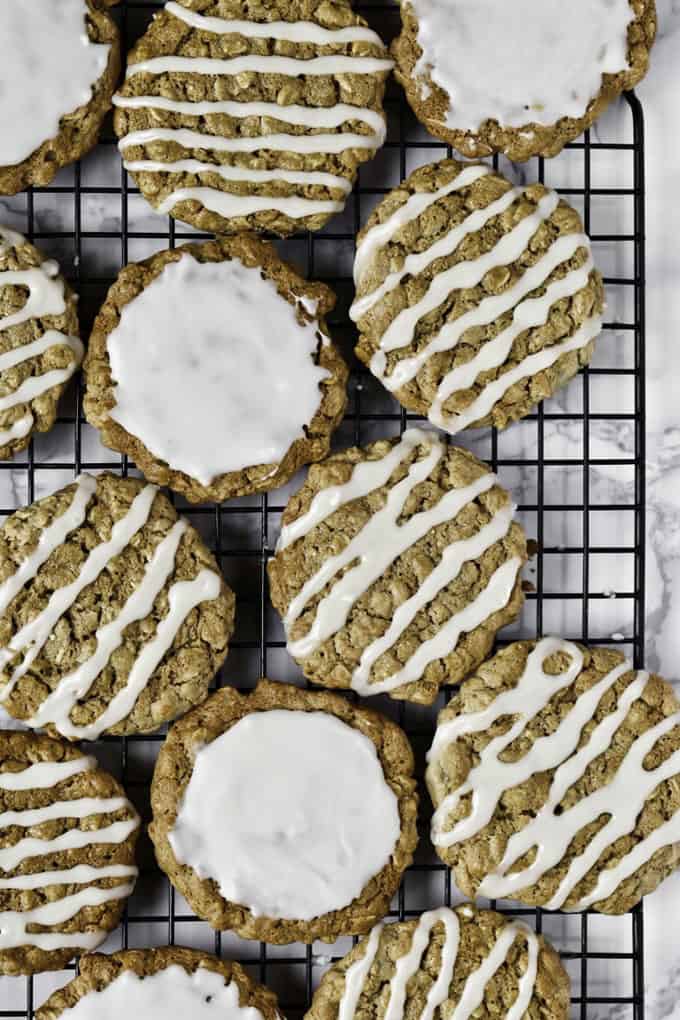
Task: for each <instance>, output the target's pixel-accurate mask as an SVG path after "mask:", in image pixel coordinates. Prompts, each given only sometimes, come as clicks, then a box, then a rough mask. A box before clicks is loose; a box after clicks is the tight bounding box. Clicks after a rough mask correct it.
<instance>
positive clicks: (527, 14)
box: [392, 0, 656, 161]
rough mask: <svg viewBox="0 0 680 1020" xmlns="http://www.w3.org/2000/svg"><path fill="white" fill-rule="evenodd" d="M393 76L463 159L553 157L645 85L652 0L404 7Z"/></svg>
mask: <svg viewBox="0 0 680 1020" xmlns="http://www.w3.org/2000/svg"><path fill="white" fill-rule="evenodd" d="M401 19H402V30H401V35H400V36H399V37H398V39H396V40H395V41H394V42H393V44H392V54H393V56H394V58H395V60H396V68H395V75H396V77H397V80H398V81H399V82H400V83H401V84H402V85H403V87H404V89H405V91H406V97H407V99H408V101H409V103H410V105H411V107H412V108H413V110H414V112H415V114H416V116H417V117H418V119H419V120H420V121H422V123H423V124H424V125H425V126H426V127H427V129H428V131H430V132H431V133H432V134H433V135H435V136H436V137H437V138H441V139H442V140H443V141H445V142H447V143H448V144H449V145H452V146H453V147H454V148H455V149H457V150H458V152H460V153H462V154H463V155H464V156H467V157H478V156H488V155H490V154H491V153H493V152H504V153H505V154H506V156H508V158H509V159H511V160H513V161H521V160H526V159H529V158H530V157H531V156H556V155H557V153H558V152H560V151H561V149H562V148H563V147H564V146H565V145H566V144H567V142H570V141H572V140H573V139H574V138H576V137H577V136H578V135H580V134H581V133H582V132H583V131H585V130H586V128H589V127H590V126H591V125H592V124H593V123H594V122H595V121H596V120H597V118H598V117H599V116H600V114H601V113H602V112H603V111H604V110H605V109H606V108H607V106H608V105H609V104H610V103H611V102H612V100H614V99H616V98H617V97H618V96H619V95H620V94H621V93H622V92H624V91H626V90H628V89H632V88H634V86H635V85H637V84H638V82H639V81H640V80H641V79H642V78H643V77H644V76H645V74H646V72H647V68H648V66H649V54H650V50H651V47H652V44H653V42H654V37H655V35H656V7H655V3H654V0H581V2H579V3H563V2H562V0H513V2H512V3H499V2H498V0H402V2H401Z"/></svg>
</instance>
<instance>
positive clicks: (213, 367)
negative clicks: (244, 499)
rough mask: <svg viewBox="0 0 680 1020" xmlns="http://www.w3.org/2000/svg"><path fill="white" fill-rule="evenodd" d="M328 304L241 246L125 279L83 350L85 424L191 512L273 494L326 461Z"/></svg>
mask: <svg viewBox="0 0 680 1020" xmlns="http://www.w3.org/2000/svg"><path fill="white" fill-rule="evenodd" d="M334 303H335V295H334V294H333V292H332V291H331V290H330V289H329V288H328V287H326V286H325V285H324V284H321V283H310V282H308V281H307V280H305V279H303V278H302V277H301V276H299V275H298V274H297V273H296V272H295V270H294V269H293V268H292V267H291V266H289V265H287V264H286V263H285V262H282V261H281V260H280V258H279V257H278V255H277V253H276V250H275V249H274V248H273V246H272V245H270V244H268V243H266V242H264V241H260V240H259V239H258V238H256V237H253V236H252V235H251V236H247V235H239V236H237V237H232V238H221V239H219V240H217V241H211V242H208V243H207V244H190V245H185V246H183V247H182V248H178V249H174V250H172V251H164V252H160V253H159V254H157V255H154V256H152V257H151V258H150V259H147V260H146V261H145V262H140V263H138V264H132V265H129V266H126V267H125V268H124V269H123V270H122V271H121V273H120V275H119V277H118V280H117V282H116V283H115V284H114V285H113V287H112V288H111V290H110V291H109V294H108V297H107V299H106V301H105V303H104V305H103V307H102V309H101V311H100V313H99V315H98V317H97V320H96V322H95V324H94V328H93V331H92V336H91V338H90V343H89V347H88V353H87V358H86V360H85V375H86V379H87V392H86V395H85V414H86V415H87V419H88V421H89V422H90V424H92V425H94V426H96V427H97V428H99V429H100V430H101V435H102V440H103V442H104V443H105V444H106V445H107V446H108V447H110V448H111V449H113V450H117V451H119V452H121V453H127V454H129V455H130V456H131V457H133V458H134V461H135V463H136V464H137V466H138V467H139V468H140V469H141V470H142V471H143V472H144V474H145V475H146V477H147V478H148V479H149V480H150V481H153V482H157V483H158V484H160V485H168V486H170V488H172V489H174V490H175V491H177V492H181V493H182V494H183V495H185V496H186V497H187V498H188V499H189V500H191V501H192V502H199V501H204V500H210V499H212V500H223V499H229V498H231V497H233V496H243V495H247V494H248V493H253V492H266V491H268V490H269V489H274V488H277V487H278V486H280V485H283V484H284V482H286V481H288V479H290V478H291V477H292V476H293V475H294V474H295V472H296V471H297V470H298V469H299V468H300V467H302V465H304V464H308V463H309V462H310V461H314V460H320V459H321V458H322V457H324V456H325V455H326V454H327V453H328V450H329V446H330V438H331V434H332V432H333V430H334V429H335V427H336V426H337V425H338V424H339V422H340V420H341V419H342V415H343V413H344V410H345V404H346V400H347V395H346V389H345V387H346V383H347V367H346V365H345V363H344V361H343V359H342V357H341V355H340V354H339V352H338V350H337V348H336V347H335V345H334V344H333V343H332V342H331V339H330V337H329V334H328V327H327V325H326V322H325V315H326V314H327V313H328V312H329V311H330V310H331V309H332V308H333V305H334Z"/></svg>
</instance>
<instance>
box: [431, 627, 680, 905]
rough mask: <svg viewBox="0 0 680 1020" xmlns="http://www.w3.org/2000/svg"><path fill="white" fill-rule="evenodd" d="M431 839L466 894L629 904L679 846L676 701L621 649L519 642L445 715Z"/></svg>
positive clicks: (657, 878)
mask: <svg viewBox="0 0 680 1020" xmlns="http://www.w3.org/2000/svg"><path fill="white" fill-rule="evenodd" d="M428 760H429V765H428V769H427V776H426V778H427V785H428V787H429V789H430V793H431V795H432V799H433V801H434V805H435V808H436V811H435V814H434V817H433V821H432V841H433V843H434V845H435V848H436V850H437V852H438V853H439V855H440V857H441V858H442V859H443V860H444V861H445V862H446V863H447V864H449V865H450V866H451V867H452V868H453V872H454V875H455V879H456V882H457V884H458V886H459V887H460V888H461V889H462V890H463V892H465V893H466V894H467V895H469V896H476V895H479V896H488V897H490V898H492V899H495V898H499V899H500V898H503V899H513V900H520V901H521V902H523V903H528V904H531V905H536V904H537V905H540V906H545V907H548V908H549V909H551V910H557V909H563V910H585V909H587V908H593V909H594V910H599V911H602V912H603V913H608V914H620V913H623V912H624V911H626V910H629V909H630V908H631V907H633V906H634V905H635V904H636V903H637V902H638V900H639V899H640V898H641V897H642V896H643V895H645V894H646V893H648V892H651V891H652V890H653V889H655V888H656V887H657V885H658V884H659V883H660V882H661V881H663V879H664V878H666V876H667V875H669V874H670V873H671V872H672V871H673V870H674V869H675V868H676V867H677V864H678V847H679V846H680V782H679V779H680V705H678V702H677V700H676V698H675V695H674V693H673V690H672V688H671V686H670V685H669V684H667V683H666V681H665V680H662V679H661V678H660V677H658V676H654V675H649V674H648V673H644V672H636V671H635V670H634V669H633V667H632V665H631V663H630V662H627V661H626V660H625V659H624V657H623V655H621V654H620V653H619V652H616V651H612V650H611V649H607V648H591V649H587V648H584V647H582V646H580V645H576V644H573V643H572V642H569V641H563V640H561V639H559V638H543V639H542V640H541V641H538V642H527V641H521V642H518V643H516V644H512V645H509V646H508V647H507V648H504V649H503V650H502V651H501V652H499V653H498V654H497V655H496V656H494V658H492V659H490V660H489V661H488V662H486V663H484V665H483V666H482V667H480V669H479V670H478V671H477V673H476V674H475V676H474V677H471V678H470V679H469V680H467V681H466V682H465V683H464V684H463V686H462V687H461V689H460V692H459V693H458V694H457V695H456V696H455V697H454V698H453V699H452V700H451V701H450V702H449V704H448V706H447V707H446V708H445V709H444V710H443V711H442V712H441V713H440V716H439V722H438V727H437V732H436V735H435V739H434V742H433V744H432V748H431V750H430V753H429V756H428Z"/></svg>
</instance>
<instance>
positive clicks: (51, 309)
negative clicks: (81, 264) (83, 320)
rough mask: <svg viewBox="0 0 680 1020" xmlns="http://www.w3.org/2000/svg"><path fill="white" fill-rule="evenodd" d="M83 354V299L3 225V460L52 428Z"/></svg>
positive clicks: (0, 438) (56, 269)
mask: <svg viewBox="0 0 680 1020" xmlns="http://www.w3.org/2000/svg"><path fill="white" fill-rule="evenodd" d="M83 353H84V350H83V345H82V343H81V342H80V338H79V327H78V313H77V298H76V295H75V294H74V293H73V291H72V290H71V289H70V287H69V286H68V284H67V283H66V281H65V280H64V278H63V277H62V276H61V275H60V273H59V267H58V266H57V264H56V262H53V261H52V259H46V258H44V256H43V255H42V254H41V253H40V252H39V251H38V249H37V248H34V247H33V245H32V244H29V242H28V241H27V240H26V238H25V237H22V236H21V234H17V233H16V232H15V231H14V230H10V229H9V228H7V227H2V226H0V460H5V459H7V458H8V457H11V456H12V455H13V454H15V453H18V452H19V451H20V450H25V449H26V447H27V446H28V444H29V443H30V441H31V435H32V434H33V433H34V432H47V431H48V430H49V429H51V428H52V426H53V425H54V421H55V418H56V416H57V404H58V402H59V397H60V396H61V394H62V392H63V390H64V387H65V386H66V384H67V382H68V380H69V379H70V378H71V376H72V375H73V373H74V372H75V371H76V369H77V368H78V366H79V365H80V363H81V361H82V360H83Z"/></svg>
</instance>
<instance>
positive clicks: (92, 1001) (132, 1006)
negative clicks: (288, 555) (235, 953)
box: [63, 964, 263, 1020]
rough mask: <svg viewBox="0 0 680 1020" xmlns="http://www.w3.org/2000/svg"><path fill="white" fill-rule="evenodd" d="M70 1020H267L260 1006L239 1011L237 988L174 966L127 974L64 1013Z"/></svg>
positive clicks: (212, 976)
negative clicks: (128, 1018)
mask: <svg viewBox="0 0 680 1020" xmlns="http://www.w3.org/2000/svg"><path fill="white" fill-rule="evenodd" d="M63 1015H64V1017H65V1018H68V1020H120V1017H121V1016H126V1015H129V1016H131V1017H135V1018H138V1017H139V1018H141V1017H144V1020H174V1018H179V1017H191V1020H210V1018H214V1020H263V1018H262V1014H261V1013H260V1011H259V1010H258V1009H256V1008H255V1007H254V1006H241V1005H239V990H238V986H237V985H236V983H235V982H232V983H230V984H228V985H227V984H225V979H224V976H223V975H222V974H218V973H216V972H215V971H212V970H208V969H207V968H206V967H198V969H197V970H195V971H194V973H193V974H189V973H188V972H187V971H186V970H184V968H183V967H180V966H178V965H177V964H171V965H170V966H169V967H165V968H164V969H163V970H159V971H157V972H156V973H155V974H147V975H145V976H144V977H139V976H138V975H137V974H135V973H134V971H131V970H124V971H123V972H122V973H121V974H119V975H118V977H116V978H115V979H114V980H113V981H111V983H110V984H108V985H107V986H106V987H105V988H102V989H101V991H91V992H88V993H87V995H84V996H83V997H82V998H81V999H79V1000H78V1001H77V1002H76V1003H75V1005H73V1006H71V1008H70V1009H65V1010H64V1012H63Z"/></svg>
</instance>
